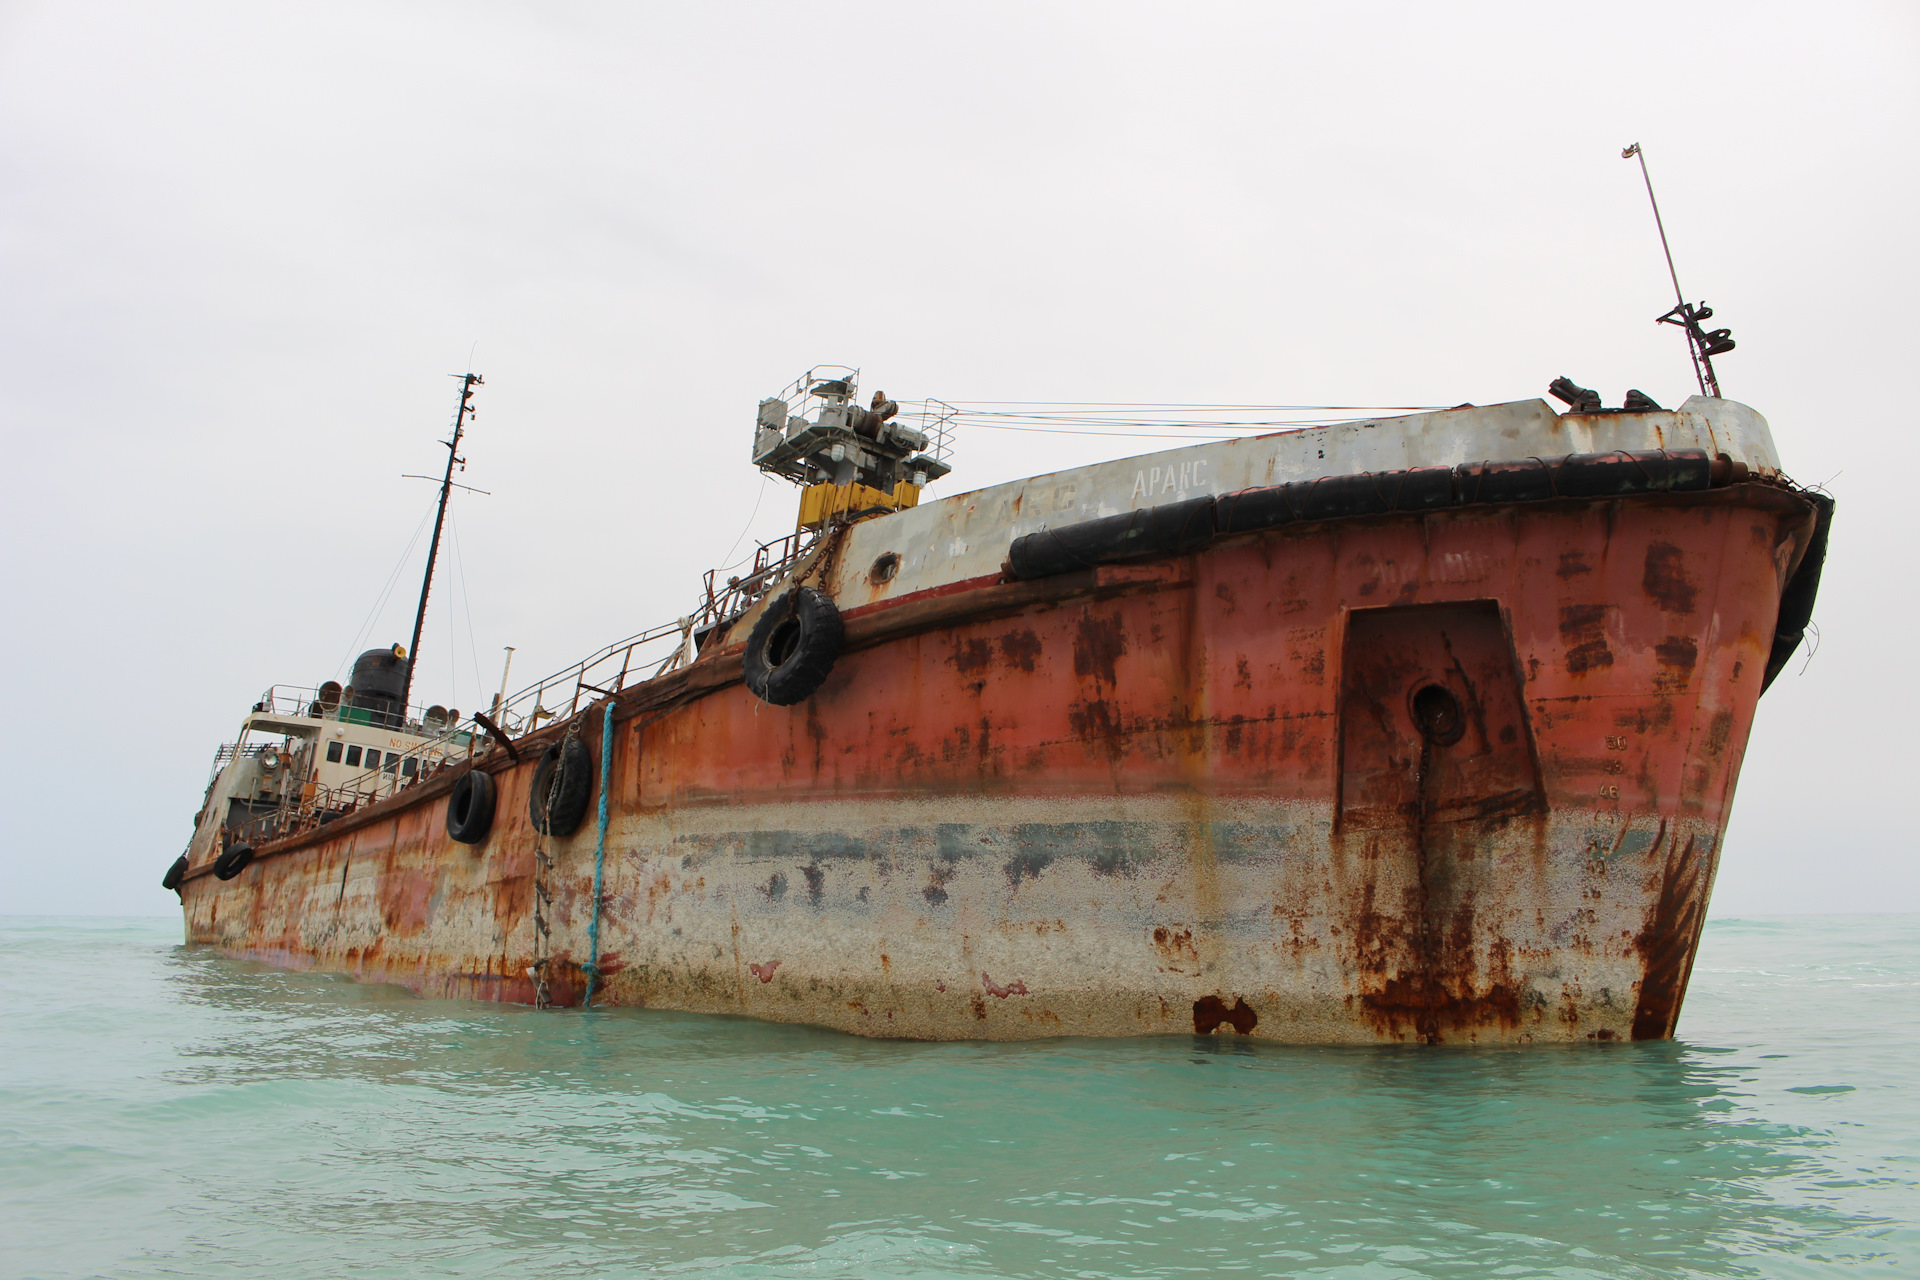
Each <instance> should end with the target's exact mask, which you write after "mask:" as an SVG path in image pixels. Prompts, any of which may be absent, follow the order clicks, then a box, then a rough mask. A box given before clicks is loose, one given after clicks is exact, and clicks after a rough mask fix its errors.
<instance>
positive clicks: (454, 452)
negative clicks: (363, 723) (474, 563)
mask: <svg viewBox="0 0 1920 1280" xmlns="http://www.w3.org/2000/svg"><path fill="white" fill-rule="evenodd" d="M450 376H452V377H455V378H458V379H460V408H459V410H458V411H457V412H455V414H454V415H453V439H451V440H442V441H441V442H440V443H441V444H443V445H445V446H447V474H446V478H445V479H443V480H442V481H441V482H440V513H439V514H438V515H436V516H435V517H434V518H433V542H432V543H431V544H430V545H429V546H428V547H427V576H426V577H425V578H424V579H423V580H422V581H421V583H420V608H419V609H418V610H416V611H415V612H414V615H413V643H412V644H410V645H408V646H407V683H406V686H405V687H404V688H403V689H401V691H400V714H401V716H402V717H403V718H404V717H405V716H406V714H407V708H408V707H410V706H412V705H413V664H414V660H415V659H416V658H417V657H418V656H419V653H420V628H422V627H424V626H425V625H426V622H427V594H428V593H429V592H431V591H432V590H433V564H434V561H436V560H438V559H439V558H440V530H441V529H442V528H443V527H444V526H445V525H446V523H447V498H448V496H449V495H450V494H451V493H452V492H453V490H454V488H455V486H454V483H453V468H454V466H455V464H456V463H458V464H464V463H465V462H466V459H465V458H463V457H461V456H460V437H461V436H463V435H465V434H466V431H467V419H468V418H470V417H472V416H473V412H474V409H473V403H472V402H473V389H474V388H475V387H479V386H484V385H486V379H484V378H482V377H481V376H480V375H479V374H477V373H464V374H462V373H456V374H452V375H450ZM459 487H460V488H465V487H466V486H465V485H461V486H459Z"/></svg>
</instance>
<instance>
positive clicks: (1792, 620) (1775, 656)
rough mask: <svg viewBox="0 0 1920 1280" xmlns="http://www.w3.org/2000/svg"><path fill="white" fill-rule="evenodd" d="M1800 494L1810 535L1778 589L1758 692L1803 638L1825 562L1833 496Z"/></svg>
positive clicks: (1765, 688) (1770, 682)
mask: <svg viewBox="0 0 1920 1280" xmlns="http://www.w3.org/2000/svg"><path fill="white" fill-rule="evenodd" d="M1801 496H1802V497H1804V498H1805V499H1806V500H1807V501H1809V502H1811V503H1812V504H1813V511H1814V517H1813V518H1814V525H1813V536H1812V537H1811V538H1809V539H1807V550H1806V554H1805V555H1803V556H1801V557H1800V566H1799V567H1798V568H1797V569H1795V570H1794V571H1793V577H1791V578H1789V579H1787V589H1786V590H1785V591H1782V592H1781V593H1780V617H1779V620H1778V621H1776V622H1775V623H1774V626H1773V650H1772V652H1771V653H1769V654H1768V655H1767V675H1766V678H1765V679H1764V680H1762V681H1761V682H1760V692H1761V693H1765V692H1766V691H1767V690H1768V689H1770V688H1772V687H1773V681H1774V677H1775V676H1778V675H1779V674H1780V672H1781V671H1782V670H1784V669H1785V668H1786V665H1787V662H1788V660H1789V659H1791V658H1792V657H1793V655H1794V651H1795V650H1797V649H1798V648H1799V647H1800V642H1801V641H1802V640H1805V639H1806V638H1807V625H1808V624H1809V623H1811V622H1812V621H1813V602H1814V598H1815V597H1817V596H1818V595H1819V594H1820V570H1821V568H1822V567H1823V566H1825V564H1826V563H1827V530H1828V529H1829V528H1831V527H1832V525H1833V499H1832V498H1829V497H1828V496H1827V495H1826V494H1824V493H1804V494H1802V495H1801Z"/></svg>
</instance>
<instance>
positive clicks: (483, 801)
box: [447, 769, 499, 844]
mask: <svg viewBox="0 0 1920 1280" xmlns="http://www.w3.org/2000/svg"><path fill="white" fill-rule="evenodd" d="M498 795H499V788H497V787H495V786H494V783H493V775H492V774H490V773H487V772H486V771H484V770H481V769H469V770H467V772H465V773H463V774H461V775H460V777H459V779H458V780H457V781H456V782H455V783H454V784H453V790H452V791H451V792H450V793H449V794H448V796H447V834H448V835H450V836H452V837H453V838H454V839H455V840H458V841H459V842H460V843H461V844H479V843H480V842H481V841H483V840H485V839H486V838H487V832H489V831H491V830H493V808H494V802H495V801H496V799H497V798H498Z"/></svg>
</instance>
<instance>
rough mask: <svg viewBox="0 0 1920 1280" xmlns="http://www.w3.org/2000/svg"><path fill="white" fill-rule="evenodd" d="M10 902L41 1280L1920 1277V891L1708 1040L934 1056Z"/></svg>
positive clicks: (5, 1061)
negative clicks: (221, 944)
mask: <svg viewBox="0 0 1920 1280" xmlns="http://www.w3.org/2000/svg"><path fill="white" fill-rule="evenodd" d="M178 934H179V927H178V925H177V923H174V922H170V921H148V920H127V921H108V920H46V919H21V918H14V919H7V920H0V1222H3V1223H4V1231H3V1232H0V1274H5V1275H7V1276H32V1277H67V1276H185V1275H192V1276H262V1277H267V1276H271V1277H276V1278H280V1277H300V1276H347V1275H352V1276H454V1275H458V1276H480V1275H487V1276H495V1275H497V1276H582V1275H593V1276H641V1275H663V1276H702V1277H704V1276H742V1277H768V1278H772V1277H799V1276H808V1277H825V1276H849V1277H896V1276H899V1277H905V1276H928V1277H932V1276H968V1277H972V1276H1046V1277H1054V1276H1060V1277H1096V1276H1097V1277H1105V1276H1200V1275H1211V1274H1215V1273H1220V1274H1235V1275H1241V1274H1245V1275H1303V1276H1340V1277H1369V1278H1371V1277H1400V1276H1557V1277H1574V1276H1608V1277H1613V1276H1670V1275H1698V1276H1825V1275H1837V1274H1840V1273H1841V1272H1842V1270H1845V1271H1846V1272H1848V1273H1849V1274H1851V1273H1852V1272H1853V1271H1854V1270H1856V1269H1858V1268H1860V1267H1866V1268H1868V1269H1869V1270H1870V1271H1877V1272H1879V1273H1881V1274H1890V1275H1914V1276H1920V917H1916V916H1855V917H1798V918H1777V919H1767V920H1755V921H1726V922H1722V923H1716V924H1714V925H1711V926H1709V928H1708V931H1707V936H1706V941H1705V944H1704V946H1703V948H1702V952H1701V956H1700V960H1699V964H1698V966H1697V967H1696V969H1695V973H1694V980H1693V987H1692V991H1691V993H1690V995H1689V997H1688V1000H1687V1005H1686V1012H1685V1014H1684V1016H1683V1018H1682V1021H1681V1036H1680V1039H1679V1040H1678V1041H1676V1042H1674V1043H1671V1044H1643V1045H1633V1044H1611V1045H1579V1046H1566V1047H1547V1048H1540V1047H1535V1048H1529V1049H1492V1050H1476V1049H1451V1048H1446V1049H1438V1050H1435V1049H1417V1048H1414V1049H1399V1048H1395V1049H1364V1050H1363V1049H1295V1048H1279V1047H1274V1046H1267V1045H1258V1044H1250V1043H1247V1042H1245V1041H1240V1040H1237V1039H1234V1038H1232V1037H1228V1038H1225V1039H1212V1038H1208V1039H1199V1038H1184V1037H1182V1038H1167V1039H1158V1040H1137V1041H1088V1040H1061V1041H1051V1042H1043V1043H1035V1044H1018V1045H965V1044H962V1045H929V1044H912V1043H897V1042H883V1041H869V1040H858V1039H854V1038H852V1037H848V1036H842V1035H837V1034H833V1033H829V1032H824V1031H813V1030H808V1029H804V1028H794V1027H778V1026H767V1025H762V1024H759V1023H754V1022H749V1021H744V1020H738V1019H731V1018H713V1017H699V1016H693V1015H686V1014H673V1013H655V1012H646V1011H626V1010H621V1011H594V1012H590V1013H585V1014H583V1013H580V1012H578V1011H549V1012H544V1013H541V1012H535V1011H532V1010H528V1009H520V1008H501V1007H498V1006H491V1005H479V1004H459V1003H450V1002H435V1001H425V1000H417V999H414V998H412V997H411V996H409V995H407V994H406V993H404V992H402V991H398V990H396V989H393V988H383V987H361V986H356V985H355V984H353V983H351V982H348V981H345V980H342V979H339V978H332V977H325V976H319V975H310V974H288V973H280V972H276V971H273V970H270V969H266V968H263V967H261V966H257V965H251V964H242V963H236V962H234V961H230V960H225V959H222V958H220V957H218V956H216V955H212V954H209V953H207V952H204V951H197V950H188V949H185V948H182V947H179V946H177V945H175V940H176V939H177V937H178Z"/></svg>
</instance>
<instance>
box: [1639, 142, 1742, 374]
mask: <svg viewBox="0 0 1920 1280" xmlns="http://www.w3.org/2000/svg"><path fill="white" fill-rule="evenodd" d="M1620 158H1621V159H1622V160H1633V159H1636V158H1637V159H1638V160H1639V161H1640V178H1641V180H1642V181H1643V182H1645V183H1646V184H1647V203H1648V204H1651V205H1652V206H1653V225H1654V227H1655V228H1656V229H1657V230H1658V231H1659V232H1660V251H1661V252H1662V253H1664V254H1666V255H1667V278H1668V279H1670V280H1672V281H1673V300H1674V304H1675V305H1674V308H1673V310H1671V311H1669V312H1667V313H1666V314H1665V315H1663V316H1660V317H1658V318H1657V319H1656V320H1655V323H1656V324H1672V325H1678V326H1679V327H1680V328H1682V329H1685V330H1686V331H1687V351H1688V352H1689V354H1691V355H1692V356H1693V376H1694V377H1695V378H1696V379H1697V380H1698V381H1699V383H1700V394H1701V395H1703V396H1712V397H1713V398H1714V399H1716V400H1717V399H1719V398H1720V379H1719V378H1718V377H1716V376H1715V375H1714V372H1713V357H1714V356H1718V355H1725V354H1726V353H1727V352H1729V351H1731V350H1733V348H1734V341H1733V331H1732V330H1730V329H1702V328H1701V327H1700V322H1701V321H1703V320H1711V319H1712V318H1713V308H1712V307H1710V306H1708V305H1707V304H1706V303H1704V302H1701V303H1698V304H1695V303H1691V302H1688V301H1687V295H1686V294H1684V293H1682V292H1681V291H1680V273H1679V272H1677V271H1675V270H1674V269H1673V249H1672V248H1671V247H1669V246H1668V244H1667V226H1666V224H1665V223H1664V222H1662V221H1661V220H1660V202H1659V201H1658V200H1656V199H1654V196H1653V178H1652V177H1651V176H1650V175H1649V174H1648V173H1647V157H1646V153H1645V152H1643V151H1642V150H1641V149H1640V144H1639V143H1637V142H1636V143H1634V144H1633V145H1632V146H1630V147H1628V148H1626V149H1625V150H1623V151H1622V152H1621V153H1620Z"/></svg>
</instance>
